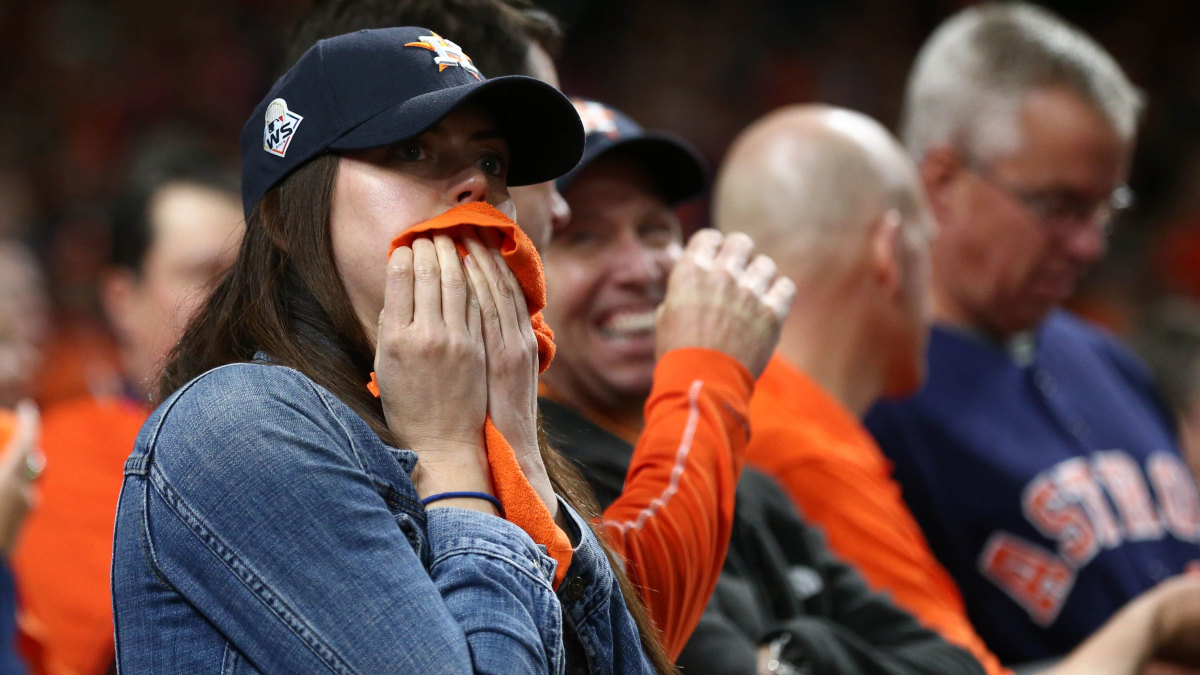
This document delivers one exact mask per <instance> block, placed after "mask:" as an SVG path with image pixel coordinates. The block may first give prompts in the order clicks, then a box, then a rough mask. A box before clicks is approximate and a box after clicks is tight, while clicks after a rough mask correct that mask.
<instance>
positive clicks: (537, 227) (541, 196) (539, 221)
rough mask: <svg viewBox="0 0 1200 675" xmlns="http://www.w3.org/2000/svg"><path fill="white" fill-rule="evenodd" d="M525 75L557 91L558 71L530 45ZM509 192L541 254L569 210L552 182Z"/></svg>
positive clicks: (545, 55)
mask: <svg viewBox="0 0 1200 675" xmlns="http://www.w3.org/2000/svg"><path fill="white" fill-rule="evenodd" d="M525 74H526V75H528V76H530V77H535V78H537V79H539V80H541V81H543V82H545V83H546V84H549V85H551V86H553V87H554V88H556V89H557V88H558V71H556V70H555V69H554V61H553V60H552V59H551V58H550V55H549V54H548V53H546V50H544V49H542V48H541V47H539V46H538V45H537V44H535V43H532V42H531V43H530V44H529V55H528V56H527V57H526V72H525ZM509 192H510V193H512V198H513V202H514V203H515V204H516V205H517V223H518V224H519V225H520V226H521V229H522V230H524V231H525V234H527V235H529V238H530V239H532V240H533V245H534V246H536V247H537V250H538V251H541V252H545V250H546V247H547V246H548V245H549V243H550V238H551V237H553V236H554V233H555V232H558V231H559V230H561V229H562V228H564V227H566V225H567V223H568V222H569V221H570V220H571V208H570V206H568V205H567V202H566V200H564V199H563V196H562V195H561V194H559V192H558V187H557V186H556V185H555V183H554V181H552V180H550V181H546V182H544V183H535V184H533V185H520V186H514V187H511V188H509Z"/></svg>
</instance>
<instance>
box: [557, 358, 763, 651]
mask: <svg viewBox="0 0 1200 675" xmlns="http://www.w3.org/2000/svg"><path fill="white" fill-rule="evenodd" d="M752 390H753V380H752V379H751V377H750V373H749V372H748V371H747V370H746V369H745V367H743V366H742V365H741V364H740V363H738V362H737V361H736V360H735V359H733V358H731V357H729V356H727V355H725V354H722V353H720V352H715V351H712V350H707V349H676V350H672V351H670V352H667V353H666V354H665V355H664V356H663V357H662V359H660V360H659V362H658V364H657V365H656V367H655V370H654V387H653V389H652V391H651V393H650V397H649V398H648V399H646V405H645V410H644V421H645V423H644V426H643V429H642V431H641V433H640V434H635V433H632V432H631V431H630V430H627V429H614V428H612V425H611V423H608V424H606V420H605V419H604V417H603V416H601V415H596V414H594V411H592V414H589V412H588V411H580V412H581V413H582V414H584V415H585V416H587V417H589V418H591V419H593V421H595V422H596V423H597V424H601V425H603V426H606V427H607V428H609V430H610V431H612V432H613V433H615V434H616V435H618V436H621V437H623V438H625V440H627V441H628V442H629V443H631V444H633V445H634V446H635V447H634V453H633V458H632V460H631V461H630V464H629V471H628V473H627V474H626V478H625V487H624V490H623V491H622V493H621V495H620V497H618V498H617V499H616V501H614V502H613V503H612V504H610V505H609V507H608V508H607V509H605V510H604V513H603V514H602V516H601V524H602V525H603V528H604V531H605V534H606V535H607V536H606V538H607V540H608V542H609V544H610V545H611V546H612V547H613V549H614V550H615V552H616V553H617V555H619V556H621V558H622V559H623V560H624V561H625V572H626V574H628V575H629V577H630V579H631V580H632V581H633V583H634V585H635V586H637V587H638V588H640V589H641V590H642V599H643V600H644V601H645V603H646V606H647V609H648V610H649V612H650V616H651V617H652V618H653V620H654V623H655V625H657V626H658V628H659V630H660V631H661V632H662V637H663V645H664V646H665V648H666V651H667V654H668V656H670V658H671V659H675V658H676V657H678V656H679V653H680V652H681V651H683V646H684V644H686V643H687V640H688V638H689V637H691V634H692V631H694V630H695V628H696V624H697V623H698V622H699V621H700V615H701V614H702V613H703V612H704V607H705V606H706V605H707V604H708V600H709V597H710V596H711V595H712V592H713V589H714V588H715V587H716V583H717V577H718V576H719V575H720V573H721V568H722V566H723V565H724V563H725V553H726V551H727V550H728V548H729V535H730V531H731V530H732V527H733V505H734V492H735V490H736V487H737V482H738V478H739V477H740V476H741V472H742V467H743V466H744V457H745V455H744V453H745V449H746V444H747V442H748V440H749V427H748V426H747V425H746V419H747V415H748V412H749V403H750V394H751V392H752ZM543 393H544V394H546V395H547V396H549V397H550V398H554V392H553V391H551V390H549V389H548V388H545V389H543Z"/></svg>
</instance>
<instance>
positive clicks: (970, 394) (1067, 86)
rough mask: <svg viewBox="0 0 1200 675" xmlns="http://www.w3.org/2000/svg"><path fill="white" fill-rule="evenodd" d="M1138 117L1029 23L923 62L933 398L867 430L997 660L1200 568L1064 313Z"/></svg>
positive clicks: (1045, 25) (1122, 382)
mask: <svg viewBox="0 0 1200 675" xmlns="http://www.w3.org/2000/svg"><path fill="white" fill-rule="evenodd" d="M1141 107H1142V100H1141V96H1140V94H1139V93H1138V92H1137V90H1136V89H1135V88H1134V87H1133V86H1132V85H1131V84H1130V83H1129V81H1128V79H1127V78H1126V77H1125V75H1124V74H1123V73H1122V72H1121V69H1120V68H1119V66H1117V64H1116V63H1115V62H1114V61H1113V59H1112V57H1111V56H1109V55H1108V54H1107V53H1106V52H1105V51H1104V50H1103V49H1102V48H1101V47H1100V46H1099V45H1097V44H1096V43H1095V42H1093V41H1092V40H1091V39H1090V38H1088V37H1087V36H1086V35H1084V34H1083V33H1081V32H1080V31H1079V30H1077V29H1076V28H1074V27H1072V26H1070V25H1068V24H1066V23H1064V22H1063V21H1061V20H1060V19H1058V18H1057V17H1055V16H1053V15H1051V14H1050V13H1048V12H1046V11H1045V10H1041V9H1038V8H1035V7H1033V6H1030V5H1025V4H1003V5H980V6H976V7H972V8H970V9H967V10H964V11H963V12H960V13H959V14H957V15H955V16H954V17H952V18H951V19H949V20H948V21H946V22H945V23H944V24H943V25H942V26H940V27H939V28H938V29H937V31H936V32H935V33H934V34H933V36H932V37H931V38H930V39H929V41H928V42H927V43H926V44H925V46H924V47H923V48H922V50H921V53H920V54H919V55H918V58H917V62H916V64H915V66H914V68H913V71H912V74H911V76H910V80H909V83H908V90H907V95H906V102H905V114H904V118H905V121H904V128H903V136H904V141H905V143H906V145H907V146H908V149H909V151H910V152H911V154H912V155H913V158H914V159H915V160H916V161H917V163H918V165H919V167H920V171H921V178H922V181H923V183H924V187H925V191H926V195H927V197H928V199H929V203H930V206H931V208H932V210H933V212H934V215H935V217H936V219H937V221H938V225H939V234H938V238H937V240H936V241H935V243H934V245H933V279H932V290H933V298H934V312H935V317H936V320H937V325H936V326H935V328H934V330H933V333H932V336H931V339H930V347H929V379H928V383H927V385H926V387H925V388H924V389H923V390H922V391H921V392H920V393H919V394H918V395H917V396H915V397H913V398H911V399H908V400H905V401H902V402H893V403H885V404H881V405H880V406H877V407H876V409H875V410H874V411H873V412H872V414H871V415H870V416H869V417H868V426H869V427H870V429H871V430H872V432H873V433H874V434H875V435H876V438H877V439H878V440H879V442H880V445H881V446H882V447H883V449H884V451H885V453H887V455H888V456H889V457H890V458H891V459H892V461H893V462H894V463H895V476H896V478H897V479H898V480H899V481H900V483H901V485H902V486H903V488H904V495H905V499H906V500H907V501H908V503H909V505H910V507H911V508H912V511H913V513H914V515H915V516H916V517H917V520H918V522H920V524H921V527H922V529H923V530H924V531H925V534H926V536H927V537H928V539H929V542H930V545H931V547H932V548H933V550H934V552H935V553H936V554H937V556H938V557H939V558H940V559H941V561H942V563H943V564H944V565H945V566H946V567H947V569H948V570H949V571H950V572H951V574H952V575H953V576H954V577H955V579H956V581H957V582H958V584H959V587H960V588H961V590H962V592H963V597H964V600H965V601H966V604H967V610H968V614H969V616H970V617H971V619H972V622H973V623H974V624H975V626H976V628H977V629H978V631H979V633H980V635H981V636H982V637H983V638H984V640H985V641H987V643H988V645H989V646H990V647H991V648H992V649H993V650H994V651H995V652H996V654H997V655H998V656H1000V658H1001V659H1002V660H1004V661H1006V662H1018V661H1027V660H1031V659H1038V658H1044V657H1049V656H1054V655H1057V654H1062V653H1064V652H1066V651H1068V650H1070V649H1071V648H1072V647H1074V646H1075V645H1076V644H1077V643H1078V642H1079V641H1080V640H1082V639H1083V638H1084V637H1085V636H1087V635H1088V634H1089V633H1091V632H1092V631H1093V630H1095V629H1096V628H1097V626H1099V625H1100V624H1101V623H1102V622H1103V621H1104V620H1105V619H1106V618H1108V617H1109V615H1111V614H1112V613H1113V612H1115V611H1116V610H1117V609H1118V608H1119V607H1121V606H1122V605H1124V604H1125V603H1126V602H1127V601H1128V600H1129V599H1130V598H1132V597H1134V596H1136V595H1138V594H1139V593H1141V592H1142V591H1144V590H1145V589H1147V588H1149V587H1151V586H1153V585H1154V584H1155V583H1156V582H1158V581H1159V580H1161V579H1163V578H1165V577H1167V576H1170V575H1172V574H1176V573H1178V572H1180V571H1181V570H1182V569H1183V568H1184V567H1185V565H1186V564H1187V563H1188V562H1189V561H1190V560H1193V559H1196V558H1200V546H1197V542H1200V505H1198V500H1197V495H1196V488H1195V485H1194V484H1193V482H1192V480H1191V477H1190V475H1189V474H1188V471H1187V468H1186V466H1185V464H1184V463H1183V461H1182V459H1181V458H1180V456H1179V451H1178V449H1177V444H1176V439H1175V433H1174V430H1173V428H1172V423H1171V421H1170V416H1169V413H1167V412H1166V410H1165V409H1164V408H1163V407H1162V405H1161V403H1160V400H1159V398H1158V396H1157V394H1156V392H1155V391H1154V389H1153V387H1152V385H1151V383H1150V379H1149V377H1148V376H1147V374H1146V373H1145V369H1144V368H1143V367H1142V365H1141V364H1140V363H1139V362H1138V361H1137V360H1136V359H1135V358H1133V357H1132V356H1131V355H1130V353H1129V352H1128V351H1127V350H1125V349H1124V348H1123V347H1121V346H1120V345H1119V344H1118V343H1117V342H1116V341H1115V340H1113V339H1112V338H1111V337H1109V336H1107V335H1104V334H1102V333H1100V332H1099V331H1097V330H1095V329H1094V328H1091V327H1088V326H1086V325H1085V324H1084V323H1082V322H1081V321H1080V320H1079V319H1077V318H1075V317H1073V316H1071V315H1070V314H1068V313H1066V312H1063V311H1062V310H1060V309H1058V306H1059V305H1060V304H1061V303H1062V302H1063V301H1064V300H1066V299H1067V298H1068V297H1069V296H1070V295H1071V293H1072V292H1073V291H1074V288H1075V283H1076V281H1077V280H1078V278H1079V276H1080V275H1081V274H1082V273H1083V271H1084V270H1085V269H1086V268H1087V267H1088V266H1089V265H1090V264H1092V263H1094V262H1095V261H1096V260H1098V259H1099V258H1100V257H1101V256H1102V255H1103V254H1104V252H1105V250H1106V247H1107V242H1106V238H1105V236H1106V228H1107V225H1108V223H1109V221H1110V219H1111V218H1112V216H1113V215H1114V213H1115V212H1116V211H1117V210H1119V209H1120V208H1121V207H1122V206H1123V205H1124V203H1125V202H1126V201H1127V194H1128V190H1127V188H1125V187H1124V184H1123V181H1124V179H1125V176H1126V172H1127V169H1128V165H1129V159H1130V155H1131V154H1132V150H1133V145H1134V134H1135V127H1136V122H1137V117H1138V114H1139V111H1140V109H1141Z"/></svg>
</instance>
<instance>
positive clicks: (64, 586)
mask: <svg viewBox="0 0 1200 675" xmlns="http://www.w3.org/2000/svg"><path fill="white" fill-rule="evenodd" d="M147 415H148V412H147V411H146V410H145V409H144V408H142V407H141V406H138V405H136V404H134V403H131V402H129V401H127V400H124V399H117V398H105V399H94V398H91V397H90V396H89V397H85V398H80V399H75V400H71V401H67V402H64V403H60V404H58V405H55V406H52V407H50V408H49V409H48V410H46V412H45V413H44V414H43V416H42V429H41V440H42V451H43V452H44V453H45V455H46V471H45V473H44V474H42V477H41V478H40V479H39V481H38V489H39V499H38V501H37V503H36V505H35V507H34V509H33V510H32V511H31V512H30V514H29V518H28V519H27V520H26V521H25V525H24V527H23V529H22V531H21V536H20V539H19V540H18V542H17V547H16V550H15V552H14V555H13V571H14V574H15V575H16V579H17V589H18V592H19V593H20V597H21V601H22V605H23V607H22V611H25V612H28V613H29V614H30V615H32V618H33V619H34V620H36V622H37V623H38V624H39V625H40V626H41V627H42V634H41V635H40V636H39V637H41V640H42V642H43V645H42V646H43V650H42V658H43V659H44V661H45V669H46V671H47V672H49V673H81V674H84V675H86V674H88V673H105V672H108V670H109V669H110V668H111V667H112V663H113V654H114V652H113V625H112V599H111V595H110V593H109V582H108V571H109V567H110V565H111V563H112V533H113V523H114V521H115V518H116V512H117V495H118V494H119V493H120V491H121V478H122V469H123V467H124V464H125V459H126V457H128V456H129V452H130V450H132V449H133V442H134V439H136V438H137V433H138V429H140V428H141V426H142V422H144V421H145V419H146V416H147Z"/></svg>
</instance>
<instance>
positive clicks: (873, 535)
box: [714, 106, 1003, 673]
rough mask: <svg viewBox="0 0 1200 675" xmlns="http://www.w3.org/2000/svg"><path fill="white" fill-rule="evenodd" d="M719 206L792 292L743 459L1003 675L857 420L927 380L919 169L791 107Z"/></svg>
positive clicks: (754, 134) (772, 124) (892, 143)
mask: <svg viewBox="0 0 1200 675" xmlns="http://www.w3.org/2000/svg"><path fill="white" fill-rule="evenodd" d="M714 209H715V210H714V218H715V222H716V223H717V225H718V226H719V227H720V228H721V229H723V230H726V231H731V230H741V231H745V232H746V233H747V234H749V235H750V236H751V237H752V238H753V239H754V240H755V242H756V243H757V244H758V245H759V246H762V247H763V249H764V250H768V251H771V252H772V257H773V258H774V259H775V261H776V263H777V264H778V265H779V267H780V269H781V270H782V271H784V273H785V274H787V275H789V276H791V278H792V279H793V280H794V281H795V282H796V287H797V293H798V295H799V298H798V301H797V302H796V304H795V305H794V307H793V310H792V314H791V316H790V317H789V318H788V320H787V321H786V322H785V323H784V327H783V334H782V337H781V339H780V342H779V348H778V349H777V351H776V357H775V358H774V359H773V360H772V361H771V363H770V364H769V365H768V367H767V370H766V371H765V372H764V374H763V376H762V378H761V379H760V380H759V382H758V386H757V388H756V390H755V395H754V398H753V399H752V401H751V426H752V429H753V432H754V433H753V435H752V438H751V443H750V448H749V450H748V451H747V458H748V460H749V461H750V462H751V464H753V465H755V466H757V467H758V468H760V469H762V470H763V471H765V472H766V473H768V474H770V475H772V476H774V477H775V478H776V479H778V480H779V481H780V482H781V483H782V484H783V485H784V487H785V488H786V489H787V491H788V493H789V494H790V495H791V497H792V499H793V500H794V501H795V502H796V503H797V504H798V505H799V506H800V508H801V511H803V513H804V515H805V516H806V517H807V518H809V519H811V520H813V521H815V522H816V523H818V524H820V525H821V527H822V528H823V529H824V530H825V532H826V535H827V536H828V538H829V545H830V547H831V548H832V549H833V550H834V551H835V552H836V553H837V554H838V555H840V556H842V558H844V559H846V560H847V561H848V562H851V563H852V564H854V565H855V566H856V567H857V568H858V569H859V571H860V572H862V573H863V576H865V577H866V579H867V581H868V582H869V583H870V584H871V585H872V586H873V587H874V588H875V589H877V590H883V591H886V592H887V593H889V594H890V595H891V596H892V598H893V599H894V600H895V601H896V602H897V603H898V604H899V605H900V606H902V607H904V608H905V609H907V610H908V611H910V612H912V613H913V614H914V615H915V616H916V617H917V618H918V619H920V620H921V621H922V622H923V623H924V624H926V625H927V626H929V627H931V628H934V629H935V630H937V631H939V632H940V633H941V634H942V635H943V637H945V638H946V639H948V640H950V641H952V642H954V643H956V644H959V645H961V646H963V647H966V648H968V649H970V650H971V651H972V653H974V655H975V656H976V658H978V659H979V660H980V662H981V663H983V664H984V665H985V667H987V669H988V670H989V672H993V673H995V672H1002V670H1003V669H1002V668H1000V665H999V662H998V661H997V660H996V658H995V657H994V656H993V655H992V654H991V653H990V652H989V651H988V650H987V647H986V646H984V644H983V642H982V640H980V639H979V637H978V635H976V634H975V630H974V629H973V628H972V627H971V624H970V623H969V621H968V620H967V618H966V610H965V609H964V607H963V603H962V598H961V597H960V596H959V593H958V589H957V588H956V587H955V585H954V582H953V581H952V580H951V579H950V577H949V575H948V574H947V573H946V571H945V569H943V568H942V566H941V565H940V564H938V562H937V560H936V558H934V556H933V554H932V553H931V552H930V550H929V546H928V545H927V544H926V542H925V538H924V537H923V536H922V534H921V530H920V528H919V527H918V526H917V524H916V521H915V520H914V519H913V517H912V515H911V514H910V513H909V511H908V509H907V507H906V506H905V505H904V501H903V499H902V498H901V495H900V490H899V487H898V486H897V485H896V483H895V482H894V481H893V480H892V479H891V477H890V475H889V473H890V470H889V467H888V464H887V461H886V460H885V459H884V457H883V454H882V453H881V452H880V450H879V448H878V446H876V445H875V443H874V441H873V440H872V439H871V437H870V435H869V434H868V433H867V432H866V430H865V429H864V428H863V427H862V425H861V424H860V423H859V418H860V417H861V416H862V415H863V413H864V412H865V411H866V410H867V408H868V407H869V406H870V405H871V403H873V402H874V401H875V400H876V399H877V398H879V397H880V396H881V395H883V394H885V393H886V394H906V393H910V392H912V391H913V390H915V389H916V387H917V385H918V384H919V383H920V381H921V378H922V375H923V370H924V359H923V353H924V346H925V339H926V332H927V331H926V327H925V326H926V324H927V323H928V321H929V319H930V317H929V302H928V297H927V295H928V294H927V293H926V292H925V285H926V284H927V282H928V276H929V242H930V239H931V237H932V235H933V230H934V225H933V222H932V217H931V216H930V214H929V209H928V207H927V206H926V204H925V201H924V198H923V196H922V194H921V186H920V183H919V181H918V177H917V173H916V169H915V167H914V166H913V164H912V162H911V161H910V160H909V159H908V157H907V155H906V154H905V153H904V150H903V149H902V148H901V147H900V145H899V143H898V142H897V141H896V140H895V139H894V138H893V137H892V135H891V134H890V133H889V132H888V131H887V130H886V129H884V128H883V127H882V126H880V125H879V123H877V122H875V121H874V120H872V119H870V118H869V117H866V116H864V115H861V114H859V113H855V112H852V111H849V110H841V109H836V108H829V107H824V106H794V107H790V108H784V109H782V110H779V111H777V112H775V113H773V114H770V115H768V116H767V117H765V118H763V119H762V120H760V121H759V122H757V123H755V124H753V125H752V126H751V127H749V128H748V129H746V131H744V132H743V133H742V134H741V136H739V137H738V139H737V140H736V141H735V142H734V144H733V146H732V147H731V149H730V151H729V153H728V156H727V157H726V159H725V164H724V166H723V167H722V170H721V173H720V175H719V177H718V179H717V185H716V190H715V198H714Z"/></svg>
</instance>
